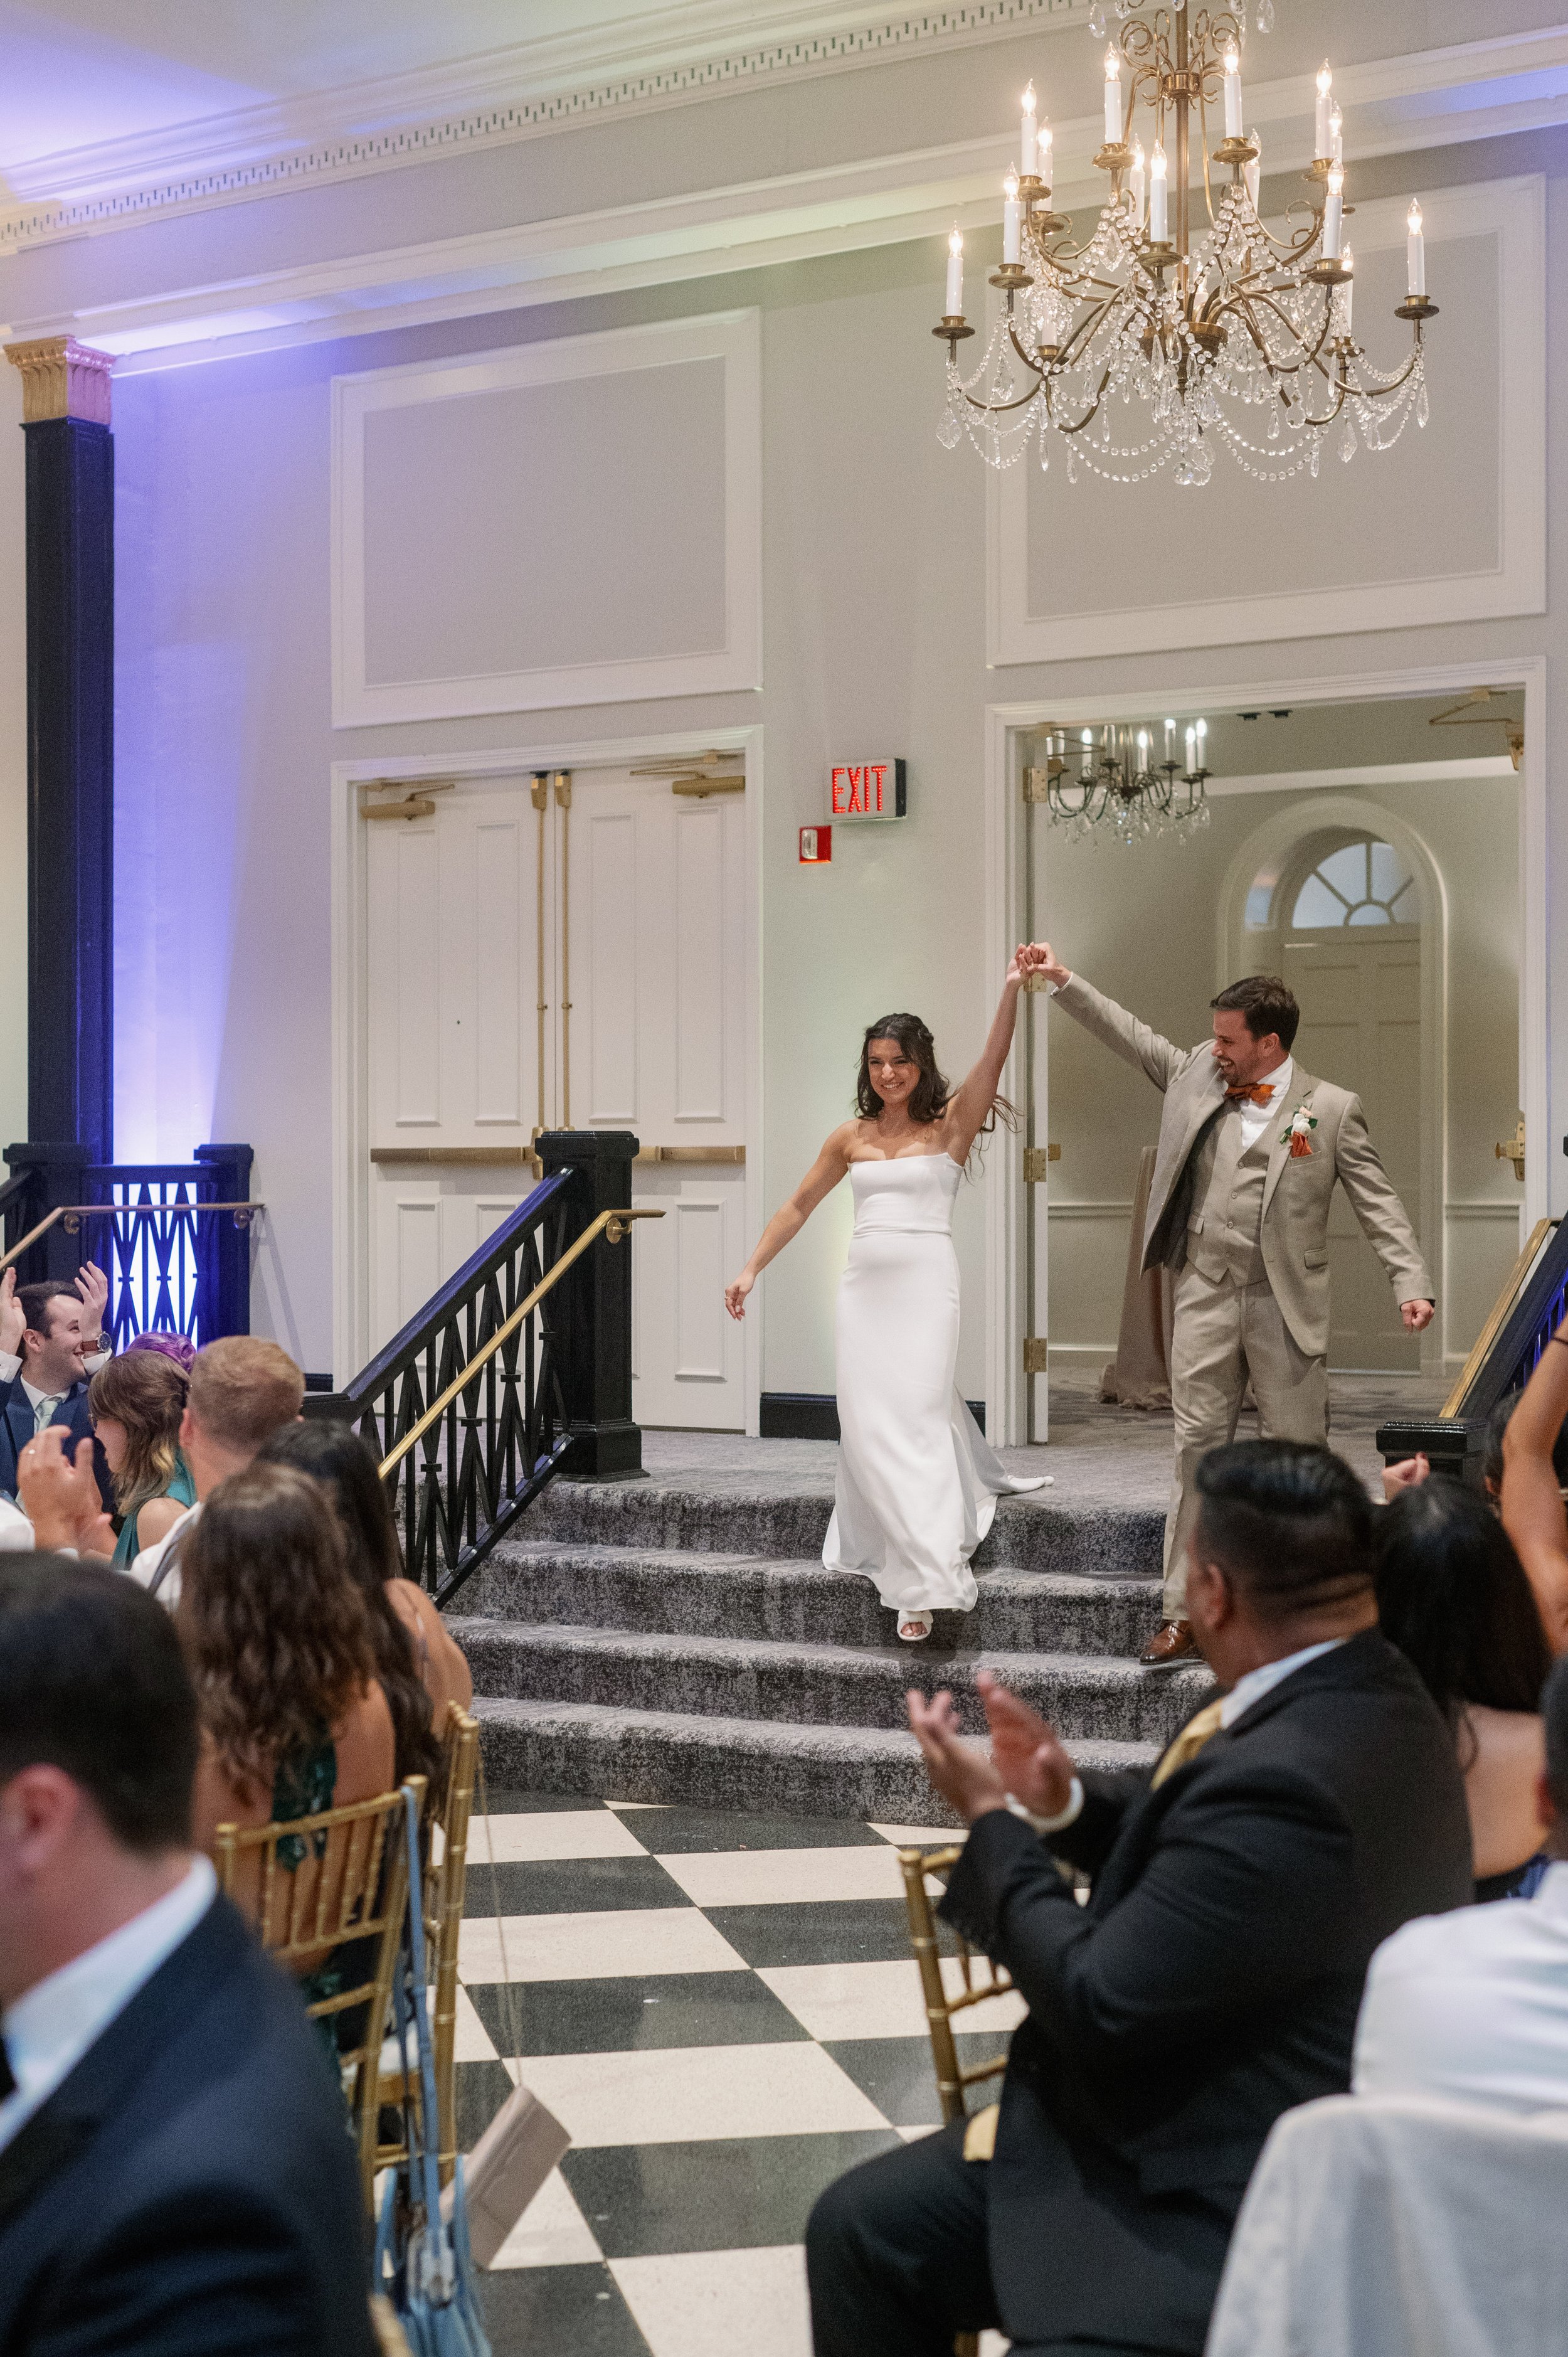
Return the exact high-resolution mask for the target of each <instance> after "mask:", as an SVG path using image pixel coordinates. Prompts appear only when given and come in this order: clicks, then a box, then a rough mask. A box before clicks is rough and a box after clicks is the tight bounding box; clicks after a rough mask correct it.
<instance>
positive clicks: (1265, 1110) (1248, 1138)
mask: <svg viewBox="0 0 1568 2357" xmlns="http://www.w3.org/2000/svg"><path fill="white" fill-rule="evenodd" d="M1294 1077H1295V1059H1294V1056H1287V1057H1286V1058H1285V1060H1284V1062H1283V1064H1276V1065H1275V1066H1274V1069H1273V1071H1272V1072H1265V1073H1264V1074H1263V1076H1262V1080H1261V1081H1260V1082H1259V1083H1258V1085H1259V1087H1260V1088H1268V1089H1273V1096H1272V1097H1271V1098H1270V1099H1269V1102H1268V1103H1267V1104H1253V1103H1251V1100H1250V1099H1246V1098H1244V1099H1242V1101H1241V1103H1240V1104H1239V1105H1238V1107H1237V1110H1238V1112H1239V1113H1240V1116H1241V1151H1242V1153H1243V1154H1251V1151H1252V1148H1253V1146H1256V1144H1257V1142H1258V1140H1259V1138H1260V1137H1262V1134H1263V1132H1264V1130H1265V1129H1267V1127H1268V1125H1269V1124H1270V1123H1271V1122H1272V1121H1277V1120H1278V1119H1279V1118H1280V1116H1281V1114H1285V1115H1287V1116H1288V1115H1289V1114H1293V1113H1294V1111H1295V1107H1294V1105H1287V1104H1286V1103H1285V1098H1286V1097H1287V1096H1288V1095H1289V1093H1290V1085H1291V1082H1292V1081H1293V1080H1294Z"/></svg>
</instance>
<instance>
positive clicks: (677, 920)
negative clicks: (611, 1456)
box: [367, 770, 746, 1430]
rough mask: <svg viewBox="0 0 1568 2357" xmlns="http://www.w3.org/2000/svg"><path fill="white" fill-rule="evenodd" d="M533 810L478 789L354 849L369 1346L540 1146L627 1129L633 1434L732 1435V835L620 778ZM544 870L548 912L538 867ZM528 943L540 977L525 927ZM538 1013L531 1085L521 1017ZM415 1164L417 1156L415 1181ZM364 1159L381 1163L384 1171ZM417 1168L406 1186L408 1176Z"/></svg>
mask: <svg viewBox="0 0 1568 2357" xmlns="http://www.w3.org/2000/svg"><path fill="white" fill-rule="evenodd" d="M569 796H570V799H569V801H566V802H564V801H563V800H562V799H561V797H560V796H559V795H558V793H557V792H556V791H554V788H553V786H552V789H551V791H550V792H549V794H548V799H547V801H546V805H545V809H544V812H543V814H542V820H541V813H540V812H539V809H538V806H537V804H536V803H535V802H534V801H533V799H532V780H530V779H528V778H509V779H499V780H494V781H489V780H487V781H484V782H479V781H475V782H473V783H472V784H468V785H464V786H461V787H459V788H458V790H457V791H455V792H454V793H451V794H449V795H445V794H444V795H443V796H442V797H441V799H440V802H439V804H438V807H437V812H436V815H435V818H433V819H431V820H429V821H414V822H412V823H410V822H405V821H398V822H395V823H394V822H391V821H383V822H378V823H375V824H373V825H372V826H371V841H370V844H369V846H368V878H369V906H368V910H367V915H368V939H369V942H370V950H369V965H370V983H371V994H370V995H371V1039H370V1053H369V1059H368V1064H369V1074H370V1100H371V1102H370V1116H371V1118H370V1129H371V1150H372V1162H371V1239H370V1241H371V1305H372V1325H373V1333H372V1337H371V1341H372V1347H378V1346H379V1345H380V1344H381V1342H383V1341H385V1340H387V1339H388V1338H389V1337H390V1336H391V1335H392V1334H393V1333H395V1332H396V1331H397V1330H398V1329H399V1328H400V1327H401V1326H403V1325H404V1324H406V1323H407V1321H408V1319H409V1318H412V1317H413V1316H414V1315H415V1313H416V1312H417V1311H418V1310H419V1309H420V1308H422V1307H423V1305H424V1302H425V1301H427V1300H428V1299H429V1297H430V1296H431V1294H432V1293H433V1292H434V1291H435V1289H436V1287H437V1286H439V1285H440V1284H441V1283H442V1282H444V1281H445V1279H446V1277H448V1276H450V1275H452V1273H453V1272H454V1270H456V1268H458V1267H460V1266H461V1265H462V1264H463V1262H464V1261H465V1260H467V1258H468V1257H469V1256H470V1255H471V1254H473V1253H474V1252H475V1251H477V1250H478V1247H479V1246H480V1245H481V1244H482V1243H484V1242H485V1240H486V1239H487V1237H489V1235H490V1234H491V1233H492V1232H494V1230H495V1228H496V1227H497V1226H498V1225H499V1222H500V1221H501V1220H502V1219H503V1218H504V1217H505V1216H506V1215H507V1213H508V1212H509V1211H511V1210H512V1209H513V1208H515V1206H516V1204H517V1203H518V1202H519V1201H521V1199H522V1196H523V1194H524V1193H525V1192H526V1189H527V1188H528V1186H529V1185H530V1184H531V1183H532V1179H531V1176H530V1173H529V1170H528V1168H527V1166H526V1165H525V1164H522V1163H521V1162H519V1161H513V1162H511V1163H510V1164H506V1165H504V1166H502V1167H500V1168H497V1167H495V1166H493V1165H492V1166H490V1167H489V1168H487V1167H486V1165H485V1164H484V1163H482V1162H480V1163H475V1162H472V1161H469V1162H460V1161H457V1160H452V1161H444V1160H443V1159H442V1158H441V1157H442V1151H443V1149H444V1148H451V1149H453V1150H454V1152H456V1151H457V1150H459V1149H460V1150H462V1151H463V1152H465V1153H467V1154H468V1155H472V1154H473V1153H474V1151H475V1150H476V1149H478V1150H479V1151H480V1152H483V1151H485V1150H486V1149H495V1148H498V1147H499V1148H502V1149H505V1150H507V1151H509V1152H510V1153H511V1154H513V1155H517V1154H520V1153H521V1152H522V1151H524V1150H526V1148H527V1147H528V1146H529V1144H530V1142H531V1139H532V1133H533V1130H534V1127H535V1125H542V1126H544V1127H554V1126H557V1125H564V1124H565V1122H566V1120H567V1118H568V1108H567V1106H566V1103H565V1102H564V1099H565V1086H564V1082H565V1073H566V1071H567V1068H568V1061H569V1063H570V1069H571V1072H572V1076H573V1082H572V1097H573V1102H572V1104H571V1106H570V1117H571V1118H572V1119H573V1120H575V1124H576V1125H578V1126H579V1127H588V1128H603V1129H631V1130H635V1131H636V1132H637V1134H638V1136H639V1140H640V1142H641V1144H642V1146H643V1147H644V1149H645V1157H657V1153H658V1149H659V1148H660V1147H661V1146H662V1147H664V1148H666V1149H675V1150H678V1151H679V1152H680V1153H681V1155H682V1161H681V1163H680V1164H678V1165H675V1166H671V1165H668V1164H663V1163H660V1161H658V1160H657V1159H656V1158H645V1160H644V1162H643V1163H642V1164H641V1165H640V1166H639V1170H638V1174H637V1188H636V1193H635V1196H634V1201H635V1202H636V1204H637V1205H638V1207H639V1208H643V1207H646V1208H648V1209H650V1210H660V1211H665V1212H666V1214H667V1216H666V1217H665V1218H664V1219H662V1220H660V1221H659V1222H653V1221H649V1222H644V1223H642V1224H640V1225H639V1228H638V1229H637V1231H636V1238H635V1243H634V1244H633V1246H632V1250H633V1254H634V1267H635V1284H634V1309H633V1364H634V1370H635V1374H634V1383H633V1413H634V1414H635V1415H637V1416H638V1417H639V1420H640V1421H641V1422H643V1423H646V1424H653V1425H660V1424H665V1425H690V1426H707V1427H709V1428H716V1429H724V1430H744V1428H745V1424H746V1397H745V1372H744V1370H745V1351H744V1339H743V1335H742V1329H740V1328H739V1327H738V1326H736V1324H735V1323H734V1322H733V1321H732V1320H731V1319H730V1318H727V1317H726V1316H725V1310H724V1300H723V1293H724V1284H725V1277H726V1276H727V1275H728V1274H729V1272H730V1270H731V1269H732V1268H737V1267H739V1265H740V1264H741V1262H742V1260H743V1259H744V1258H745V1254H746V1237H745V1232H744V1229H745V1219H744V1209H745V1183H746V1182H745V1170H744V1167H743V1164H742V1163H738V1162H736V1160H734V1159H733V1158H732V1159H730V1160H727V1161H719V1162H715V1163H714V1164H711V1165H710V1164H707V1163H703V1162H702V1161H697V1162H693V1161H692V1160H691V1159H690V1157H691V1155H692V1154H693V1152H695V1153H696V1154H698V1155H699V1156H700V1155H701V1154H702V1153H703V1151H704V1150H707V1149H718V1150H720V1151H722V1152H723V1153H725V1154H727V1155H728V1156H730V1157H734V1156H735V1154H736V1150H737V1149H738V1150H739V1152H740V1153H741V1155H742V1156H744V1151H745V1146H746V1128H745V1103H746V1087H745V1083H746V1074H745V1068H744V1062H743V1058H742V1044H743V1027H742V1024H741V1023H740V1021H739V1020H737V1019H736V1014H737V1011H738V1009H739V1008H740V1007H742V1006H744V1005H745V1003H746V974H745V966H744V960H745V954H746V949H745V944H746V920H745V900H744V894H745V890H746V867H745V813H744V808H743V806H742V804H741V802H740V799H739V797H738V796H733V797H723V798H720V797H717V796H715V797H714V798H713V799H712V800H711V801H702V802H692V801H682V800H681V799H679V798H677V797H676V796H675V795H674V794H672V793H671V790H670V787H669V785H668V783H666V782H665V781H664V780H658V779H639V778H633V777H632V776H630V774H629V773H628V771H626V770H590V771H585V772H579V773H577V775H575V777H574V778H573V779H572V780H570V786H569ZM541 864H542V870H543V874H542V892H541ZM541 906H542V909H543V912H544V913H543V923H544V929H545V938H544V942H543V973H542V976H541V965H540V933H539V927H540V921H541V917H540V910H541ZM541 999H542V1000H543V1002H544V1017H543V1030H544V1049H543V1056H544V1069H543V1071H542V1073H541V1071H540V1048H539V1039H540V1028H541V1022H540V1014H539V1001H540V1000H541ZM411 1149H413V1150H414V1151H416V1152H418V1153H420V1154H421V1155H422V1156H423V1155H429V1156H430V1157H431V1158H430V1159H428V1160H421V1161H420V1162H418V1163H417V1164H413V1165H411V1164H410V1163H409V1162H408V1161H407V1160H406V1159H403V1160H401V1161H400V1160H399V1159H398V1158H397V1157H399V1156H403V1157H407V1155H408V1154H409V1152H410V1150H411ZM378 1155H380V1156H381V1157H386V1158H385V1159H381V1160H378V1159H376V1158H375V1157H377V1156H378ZM415 1171H417V1176H415V1175H414V1173H415Z"/></svg>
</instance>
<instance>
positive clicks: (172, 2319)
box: [0, 1555, 376, 2357]
mask: <svg viewBox="0 0 1568 2357" xmlns="http://www.w3.org/2000/svg"><path fill="white" fill-rule="evenodd" d="M197 1749H198V1728H197V1714H196V1702H195V1696H194V1695H193V1693H192V1691H191V1687H190V1683H189V1680H188V1676H187V1674H186V1672H185V1668H184V1664H183V1663H182V1660H181V1657H180V1651H179V1643H178V1640H177V1637H176V1635H175V1631H174V1627H173V1623H172V1622H171V1620H169V1617H168V1615H167V1614H166V1612H165V1611H164V1610H163V1609H161V1607H160V1606H159V1605H157V1604H156V1602H155V1601H154V1600H153V1598H151V1597H149V1596H147V1595H146V1594H145V1592H144V1591H143V1590H142V1589H141V1588H140V1587H137V1586H136V1584H135V1582H134V1580H129V1579H124V1578H121V1577H118V1576H117V1575H116V1574H115V1573H113V1572H111V1571H109V1570H107V1569H106V1568H100V1567H98V1566H88V1565H86V1564H77V1563H73V1562H69V1561H67V1560H65V1559H63V1558H62V1557H60V1556H58V1555H15V1556H10V1557H0V2040H3V2043H0V2351H3V2352H5V2357H374V2352H375V2347H376V2342H375V2335H374V2331H373V2329H372V2327H371V2320H370V2309H369V2301H368V2274H367V2268H368V2260H367V2253H366V2247H365V2233H364V2225H363V2220H362V2216H361V2212H360V2190H359V2179H358V2175H357V2171H356V2169H355V2167H354V2159H353V2151H352V2147H351V2145H350V2142H349V2136H348V2132H347V2122H346V2119H345V2116H344V2110H343V2102H342V2097H341V2094H340V2093H339V2092H338V2088H337V2087H336V2086H335V2085H334V2083H333V2079H332V2074H331V2072H330V2069H329V2067H328V2063H327V2061H326V2058H325V2056H324V2054H323V2051H322V2050H321V2047H320V2044H319V2042H318V2040H317V2038H316V2035H315V2033H314V2031H313V2030H312V2029H311V2027H310V2024H309V2022H308V2021H307V2019H306V2014H305V2009H304V2007H303V2006H302V2005H301V2003H300V2000H299V1996H298V1993H297V1991H296V1990H295V1989H294V1988H293V1987H292V1986H290V1984H289V1983H288V1982H287V1981H286V1980H285V1977H284V1976H283V1975H282V1974H280V1973H279V1972H278V1971H277V1969H276V1967H275V1966H274V1964H271V1963H270V1962H269V1961H268V1959H267V1958H266V1957H265V1956H264V1955H263V1953H262V1952H261V1950H260V1949H259V1948H258V1947H257V1945H256V1943H255V1942H254V1941H253V1939H252V1936H251V1933H250V1932H249V1931H248V1930H247V1929H246V1927H245V1925H244V1923H243V1921H242V1919H241V1918H240V1916H239V1915H238V1914H237V1913H236V1912H235V1910H234V1909H233V1908H232V1907H231V1905H230V1903H229V1901H228V1900H226V1899H224V1898H221V1897H220V1896H219V1895H218V1894H217V1889H216V1879H215V1877H214V1875H213V1871H212V1867H211V1866H210V1864H209V1861H208V1860H207V1859H206V1858H205V1857H197V1856H195V1855H193V1853H192V1851H191V1848H190V1830H189V1828H190V1801H191V1784H192V1780H193V1777H194V1774H195V1769H196V1759H197Z"/></svg>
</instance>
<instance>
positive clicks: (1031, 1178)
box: [1024, 1146, 1062, 1187]
mask: <svg viewBox="0 0 1568 2357" xmlns="http://www.w3.org/2000/svg"><path fill="white" fill-rule="evenodd" d="M1061 1158H1062V1150H1061V1147H1060V1146H1026V1147H1025V1148H1024V1184H1025V1186H1026V1187H1043V1186H1044V1185H1045V1183H1046V1180H1047V1178H1048V1176H1049V1175H1050V1170H1049V1166H1050V1165H1051V1164H1052V1163H1053V1162H1059V1161H1060V1160H1061Z"/></svg>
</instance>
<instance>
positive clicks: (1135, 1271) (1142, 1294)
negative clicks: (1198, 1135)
mask: <svg viewBox="0 0 1568 2357" xmlns="http://www.w3.org/2000/svg"><path fill="white" fill-rule="evenodd" d="M1154 1176H1155V1149H1154V1147H1153V1146H1144V1151H1143V1153H1142V1154H1141V1155H1140V1156H1139V1157H1138V1183H1137V1185H1136V1186H1135V1187H1134V1189H1133V1233H1132V1236H1131V1238H1130V1240H1129V1242H1128V1245H1127V1281H1126V1283H1125V1285H1124V1286H1122V1328H1121V1331H1120V1333H1119V1334H1118V1335H1117V1338H1116V1356H1115V1357H1114V1358H1113V1359H1112V1361H1111V1364H1110V1365H1109V1366H1108V1367H1107V1368H1106V1370H1105V1372H1104V1373H1103V1374H1102V1375H1101V1378H1100V1396H1101V1399H1102V1400H1115V1401H1118V1402H1119V1403H1120V1404H1121V1405H1122V1407H1169V1405H1170V1404H1171V1372H1170V1369H1171V1273H1170V1271H1169V1269H1168V1268H1155V1269H1150V1270H1149V1271H1148V1273H1147V1275H1145V1274H1144V1271H1143V1270H1142V1269H1141V1268H1140V1267H1139V1265H1138V1264H1139V1262H1140V1261H1141V1260H1142V1259H1143V1256H1144V1222H1145V1221H1146V1220H1147V1218H1148V1212H1149V1188H1150V1186H1151V1184H1152V1183H1153V1180H1154Z"/></svg>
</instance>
